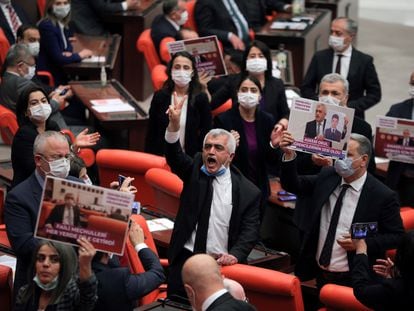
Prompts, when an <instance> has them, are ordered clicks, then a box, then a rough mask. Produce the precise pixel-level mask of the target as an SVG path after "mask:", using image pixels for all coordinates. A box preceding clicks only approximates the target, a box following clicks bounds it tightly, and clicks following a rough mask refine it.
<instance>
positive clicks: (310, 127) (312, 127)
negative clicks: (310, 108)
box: [304, 119, 326, 138]
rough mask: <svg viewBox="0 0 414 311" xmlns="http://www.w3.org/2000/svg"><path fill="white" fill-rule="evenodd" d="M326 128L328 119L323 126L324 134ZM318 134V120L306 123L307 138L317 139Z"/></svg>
mask: <svg viewBox="0 0 414 311" xmlns="http://www.w3.org/2000/svg"><path fill="white" fill-rule="evenodd" d="M325 126H326V119H324V120H323V125H322V129H321V130H322V133H324V132H325ZM316 133H317V129H316V120H312V121H309V122H307V123H306V127H305V135H304V136H305V137H309V138H315V137H316Z"/></svg>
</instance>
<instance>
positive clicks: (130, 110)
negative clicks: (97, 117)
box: [91, 98, 137, 120]
mask: <svg viewBox="0 0 414 311" xmlns="http://www.w3.org/2000/svg"><path fill="white" fill-rule="evenodd" d="M91 105H92V109H93V110H95V111H96V112H98V113H105V114H107V116H108V118H109V119H111V120H122V119H124V120H131V119H136V118H137V113H136V111H135V108H134V107H132V106H131V105H130V104H128V103H127V102H124V101H122V100H121V99H119V98H108V99H93V100H91Z"/></svg>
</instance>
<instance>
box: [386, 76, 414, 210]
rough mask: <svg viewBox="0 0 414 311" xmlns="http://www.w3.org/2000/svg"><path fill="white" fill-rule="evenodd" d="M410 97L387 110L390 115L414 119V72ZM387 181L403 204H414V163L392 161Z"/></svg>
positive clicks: (411, 78)
mask: <svg viewBox="0 0 414 311" xmlns="http://www.w3.org/2000/svg"><path fill="white" fill-rule="evenodd" d="M408 92H409V96H410V98H409V99H407V100H405V101H403V102H401V103H398V104H395V105H392V106H391V108H390V110H389V111H388V112H387V116H388V117H394V118H402V119H409V120H412V119H414V118H413V116H414V111H413V107H414V72H412V73H411V76H410V80H409V91H408ZM385 183H386V184H387V186H388V187H390V188H391V189H394V190H395V191H397V192H398V194H399V196H400V201H401V205H402V206H404V205H408V206H414V195H413V193H414V165H413V164H407V163H403V162H396V161H390V164H389V166H388V173H387V177H386V178H385Z"/></svg>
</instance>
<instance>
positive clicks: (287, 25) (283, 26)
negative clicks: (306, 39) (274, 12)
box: [270, 21, 308, 30]
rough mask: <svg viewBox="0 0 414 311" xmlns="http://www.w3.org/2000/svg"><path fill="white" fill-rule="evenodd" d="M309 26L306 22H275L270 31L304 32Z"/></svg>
mask: <svg viewBox="0 0 414 311" xmlns="http://www.w3.org/2000/svg"><path fill="white" fill-rule="evenodd" d="M307 26H308V24H307V23H304V22H299V23H298V22H280V21H279V22H278V21H276V22H273V23H272V25H271V26H270V29H275V30H304V29H305V28H306V27H307Z"/></svg>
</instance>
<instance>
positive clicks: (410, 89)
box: [408, 84, 414, 98]
mask: <svg viewBox="0 0 414 311" xmlns="http://www.w3.org/2000/svg"><path fill="white" fill-rule="evenodd" d="M408 95H410V96H411V97H412V98H414V85H411V84H410V86H409V87H408Z"/></svg>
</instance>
